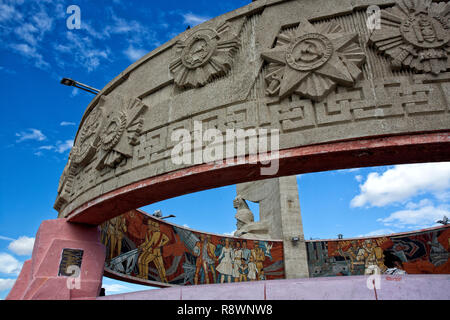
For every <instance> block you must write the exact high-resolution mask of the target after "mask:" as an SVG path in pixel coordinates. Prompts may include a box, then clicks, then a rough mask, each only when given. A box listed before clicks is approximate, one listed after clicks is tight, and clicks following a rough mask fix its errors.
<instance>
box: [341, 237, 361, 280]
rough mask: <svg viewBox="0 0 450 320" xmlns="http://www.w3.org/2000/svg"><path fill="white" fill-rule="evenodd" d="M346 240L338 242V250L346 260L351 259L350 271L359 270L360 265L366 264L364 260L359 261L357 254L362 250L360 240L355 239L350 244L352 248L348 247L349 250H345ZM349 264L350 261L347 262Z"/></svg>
mask: <svg viewBox="0 0 450 320" xmlns="http://www.w3.org/2000/svg"><path fill="white" fill-rule="evenodd" d="M344 244H345V242H343V241H342V242H339V243H338V252H339V253H340V255H341V256H342V257H344V259H345V261H346V262H347V258H349V259H350V266H349V267H350V272H351V273H354V272H356V271H357V269H358V267H359V266H364V262H363V261H358V260H357V258H356V257H357V256H358V253H359V251H360V249H359V245H358V241H356V240H353V241H352V242H351V244H350V248H348V249H347V251H344V250H343V247H344ZM347 264H348V262H347Z"/></svg>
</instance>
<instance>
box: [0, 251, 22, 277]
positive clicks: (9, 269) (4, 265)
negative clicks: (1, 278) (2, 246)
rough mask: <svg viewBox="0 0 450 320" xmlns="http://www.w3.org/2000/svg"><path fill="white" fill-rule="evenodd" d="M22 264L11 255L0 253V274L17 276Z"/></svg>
mask: <svg viewBox="0 0 450 320" xmlns="http://www.w3.org/2000/svg"><path fill="white" fill-rule="evenodd" d="M21 269H22V263H21V262H19V261H18V260H17V259H16V258H14V257H13V256H12V255H10V254H8V253H4V252H0V273H7V274H19V273H20V270H21Z"/></svg>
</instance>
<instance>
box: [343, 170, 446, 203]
mask: <svg viewBox="0 0 450 320" xmlns="http://www.w3.org/2000/svg"><path fill="white" fill-rule="evenodd" d="M448 188H450V162H441V163H424V164H407V165H397V166H394V167H393V168H392V169H389V170H387V171H385V172H383V173H382V174H379V173H377V172H371V173H370V174H369V175H368V177H367V180H366V181H365V182H364V183H363V184H362V185H360V194H359V195H357V196H356V197H354V198H353V199H352V201H351V203H350V205H351V207H363V206H376V207H382V206H385V205H388V204H392V203H397V202H400V203H401V202H405V201H407V200H408V199H409V198H411V197H414V196H417V195H420V194H423V193H426V192H431V193H433V194H434V195H435V196H436V197H440V196H441V195H442V194H443V193H446V189H448Z"/></svg>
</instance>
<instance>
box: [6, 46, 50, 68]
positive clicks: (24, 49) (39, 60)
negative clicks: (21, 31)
mask: <svg viewBox="0 0 450 320" xmlns="http://www.w3.org/2000/svg"><path fill="white" fill-rule="evenodd" d="M9 47H10V48H11V49H13V50H14V51H15V52H17V53H19V54H21V55H22V56H24V57H26V58H28V59H30V60H33V61H34V65H35V66H36V67H37V68H39V69H46V68H48V67H50V64H49V63H48V62H46V61H44V57H43V56H42V54H40V53H38V52H37V50H36V48H35V47H31V46H29V45H28V44H26V43H13V44H11V45H10V46H9Z"/></svg>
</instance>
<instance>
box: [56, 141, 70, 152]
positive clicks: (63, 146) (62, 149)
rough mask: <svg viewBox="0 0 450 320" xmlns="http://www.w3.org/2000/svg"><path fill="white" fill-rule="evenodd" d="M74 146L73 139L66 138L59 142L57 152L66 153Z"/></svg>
mask: <svg viewBox="0 0 450 320" xmlns="http://www.w3.org/2000/svg"><path fill="white" fill-rule="evenodd" d="M72 147H73V140H66V141H65V142H63V143H57V146H56V152H58V153H64V152H66V151H67V150H70V149H72Z"/></svg>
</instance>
